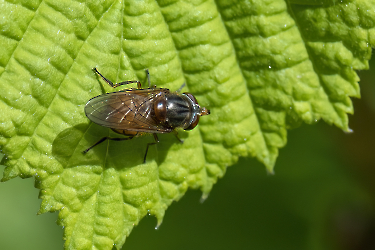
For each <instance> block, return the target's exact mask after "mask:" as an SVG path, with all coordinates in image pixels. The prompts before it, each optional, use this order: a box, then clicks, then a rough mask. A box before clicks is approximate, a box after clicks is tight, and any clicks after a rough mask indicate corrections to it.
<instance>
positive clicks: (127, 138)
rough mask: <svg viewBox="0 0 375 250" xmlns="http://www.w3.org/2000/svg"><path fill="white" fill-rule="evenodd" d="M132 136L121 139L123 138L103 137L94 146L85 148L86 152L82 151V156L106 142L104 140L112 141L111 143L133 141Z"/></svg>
mask: <svg viewBox="0 0 375 250" xmlns="http://www.w3.org/2000/svg"><path fill="white" fill-rule="evenodd" d="M133 138H134V136H130V137H123V138H116V137H108V136H106V137H103V138H102V139H100V140H99V141H97V142H96V143H95V144H94V145H92V146H91V147H89V148H87V149H86V150H84V151H82V153H83V154H86V153H87V152H89V150H90V149H92V148H93V147H95V146H97V145H99V144H100V143H102V142H104V141H106V140H112V141H126V140H131V139H133Z"/></svg>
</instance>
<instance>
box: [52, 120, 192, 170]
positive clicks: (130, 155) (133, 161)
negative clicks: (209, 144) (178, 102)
mask: <svg viewBox="0 0 375 250" xmlns="http://www.w3.org/2000/svg"><path fill="white" fill-rule="evenodd" d="M105 136H110V137H117V138H121V137H122V135H119V134H117V133H114V132H112V131H111V130H110V129H108V128H104V127H101V126H99V125H96V124H94V123H90V124H89V125H87V124H83V123H82V124H78V125H76V126H74V127H71V128H68V129H65V130H63V131H62V132H60V133H59V134H58V135H57V137H56V139H55V140H54V142H53V144H52V154H53V156H54V157H55V158H56V159H57V160H58V161H59V162H60V163H61V164H62V165H63V166H64V168H72V167H75V166H82V165H100V166H103V167H104V168H115V169H121V168H130V167H134V166H137V165H140V164H143V158H144V155H145V152H146V147H147V144H148V143H151V142H154V138H153V137H152V136H150V135H145V136H140V137H135V138H133V139H132V140H128V141H109V140H107V141H104V142H102V143H101V144H99V145H97V146H95V147H94V148H92V149H91V150H90V151H89V152H87V153H86V154H84V153H82V152H83V151H84V150H85V149H87V148H88V147H90V146H91V145H93V144H95V143H96V142H97V141H99V140H100V139H101V138H103V137H105ZM179 136H180V137H181V139H184V138H185V137H186V136H187V133H186V132H184V131H181V132H179ZM158 137H159V141H160V142H159V143H158V144H156V145H151V146H150V147H149V151H148V154H147V159H146V164H147V162H150V161H152V160H153V159H154V160H156V162H157V163H158V165H160V164H161V163H162V162H163V161H164V160H165V158H166V155H167V152H168V150H169V148H170V147H171V146H172V144H173V143H179V141H178V140H177V139H176V137H175V136H174V135H173V134H158Z"/></svg>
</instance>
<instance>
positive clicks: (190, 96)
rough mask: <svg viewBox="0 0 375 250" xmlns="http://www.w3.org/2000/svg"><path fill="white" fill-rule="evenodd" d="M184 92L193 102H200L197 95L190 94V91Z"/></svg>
mask: <svg viewBox="0 0 375 250" xmlns="http://www.w3.org/2000/svg"><path fill="white" fill-rule="evenodd" d="M183 94H184V95H186V96H187V97H189V99H190V100H191V101H192V102H193V103H195V104H198V101H197V99H196V98H195V96H193V95H192V94H190V93H188V92H185V93H183Z"/></svg>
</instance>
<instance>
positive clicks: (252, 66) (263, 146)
mask: <svg viewBox="0 0 375 250" xmlns="http://www.w3.org/2000/svg"><path fill="white" fill-rule="evenodd" d="M0 9H2V12H1V13H0V15H2V17H3V18H0V20H1V21H0V27H1V29H0V43H1V45H2V46H0V55H1V56H0V86H1V90H2V91H1V93H0V112H1V113H0V134H1V137H0V146H1V150H2V152H3V153H4V154H5V160H4V161H3V163H4V165H6V166H7V167H6V169H5V171H4V177H3V179H2V180H3V181H5V180H9V179H11V178H14V177H16V176H20V177H22V178H27V177H31V176H34V177H35V178H36V187H37V188H39V189H40V190H41V191H40V198H42V205H41V208H40V213H44V212H48V211H58V210H59V211H60V213H59V218H60V219H59V223H60V224H61V225H63V226H64V227H65V238H66V245H65V248H66V249H86V248H87V249H88V248H97V249H110V248H111V247H112V246H113V245H115V246H116V247H117V248H121V246H122V245H123V244H124V242H125V238H126V236H128V235H129V233H130V231H131V230H132V228H133V226H134V225H136V224H137V223H138V222H139V220H140V219H141V218H142V217H144V216H145V215H146V214H152V215H155V216H156V217H157V219H158V223H159V224H160V223H161V221H162V219H163V216H164V212H165V210H166V209H167V207H168V206H169V205H170V204H171V203H172V201H175V200H178V199H180V198H181V197H182V196H183V194H184V193H185V192H186V190H187V189H188V188H199V189H201V190H202V192H203V198H205V197H206V196H207V195H208V193H209V192H210V190H211V189H212V186H213V184H214V183H216V181H217V178H219V177H222V176H223V175H224V173H225V169H226V167H228V166H230V165H232V164H234V163H235V162H237V160H238V157H240V156H253V157H256V158H257V159H258V160H259V161H261V162H263V163H264V165H265V166H266V168H267V169H268V171H270V172H272V171H273V166H274V164H275V160H276V158H277V155H278V149H279V148H281V147H283V146H284V145H285V144H286V136H287V132H286V131H287V129H288V128H294V127H297V126H298V125H300V124H301V123H302V122H305V123H309V124H312V123H315V122H316V121H317V120H319V119H323V120H324V121H326V122H327V123H329V124H334V125H336V126H337V127H339V128H341V129H343V130H344V131H350V129H349V127H348V118H347V113H352V112H353V107H352V103H351V100H350V98H349V97H350V96H352V97H359V96H360V94H359V87H358V84H357V81H358V80H359V79H358V77H357V75H356V73H355V71H354V70H362V69H367V68H368V60H369V58H370V56H371V46H372V45H373V44H374V37H375V36H374V26H375V15H374V11H375V4H374V3H371V2H369V1H345V2H341V1H330V2H329V3H324V4H323V3H322V2H321V1H318V0H311V1H308V2H306V1H289V2H285V1H281V0H272V1H271V0H270V1H252V2H249V1H224V0H221V1H220V0H218V1H191V2H182V1H181V2H180V1H161V0H160V1H137V0H134V1H102V2H84V3H82V2H77V1H58V2H56V1H51V0H47V1H20V2H10V1H8V2H6V1H2V2H0ZM20 17H22V18H20ZM93 67H97V68H98V69H99V70H100V71H101V72H102V73H103V75H105V76H106V77H107V78H108V79H110V80H112V81H113V82H121V81H126V80H140V81H141V82H142V83H144V82H145V81H144V79H145V69H146V68H148V69H149V71H150V74H151V82H152V84H156V85H157V86H159V87H166V88H170V89H171V90H177V89H178V88H179V87H180V86H181V84H182V83H184V82H186V83H187V87H186V88H184V90H183V91H189V92H191V93H193V94H194V95H195V96H196V97H197V99H198V101H199V103H200V104H201V106H206V107H207V108H209V109H210V110H211V115H210V116H205V117H202V118H201V119H200V123H199V126H198V127H197V128H196V129H194V130H192V131H189V132H183V131H180V132H179V135H180V137H181V138H182V139H184V143H183V144H179V143H178V141H177V140H176V138H174V136H173V135H169V134H167V135H161V136H160V137H159V138H160V141H161V142H160V143H159V144H158V145H156V146H151V147H150V152H149V154H148V156H147V162H146V164H142V161H143V156H144V152H145V149H146V144H147V143H150V142H152V137H147V136H146V137H139V138H136V139H133V140H132V141H125V142H116V141H106V142H105V143H102V144H100V145H98V146H97V147H95V148H93V149H92V150H91V151H89V152H88V153H87V154H86V155H83V154H82V153H81V152H82V151H83V150H84V149H86V148H87V147H89V146H90V145H92V144H94V143H95V142H96V141H98V140H99V139H100V138H102V137H104V136H111V137H116V136H118V135H116V134H115V133H114V132H111V131H110V130H109V129H107V128H103V127H100V126H98V125H96V124H93V123H91V122H90V121H89V120H88V119H87V118H86V116H85V115H84V111H83V109H84V105H85V103H86V102H87V101H88V100H89V99H90V98H92V97H94V96H97V95H100V94H102V93H103V91H106V92H110V91H113V90H111V89H110V88H109V87H108V86H106V85H105V83H104V82H103V81H102V80H101V79H99V78H97V77H95V75H94V73H93V72H92V71H91V69H92V68H93ZM134 87H135V86H134Z"/></svg>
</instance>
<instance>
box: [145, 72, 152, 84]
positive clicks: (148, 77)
mask: <svg viewBox="0 0 375 250" xmlns="http://www.w3.org/2000/svg"><path fill="white" fill-rule="evenodd" d="M146 75H147V82H148V87H149V88H150V87H151V80H150V72H148V69H146Z"/></svg>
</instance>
